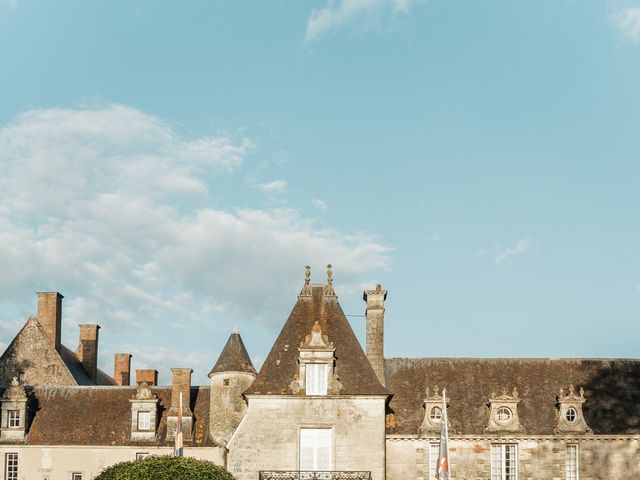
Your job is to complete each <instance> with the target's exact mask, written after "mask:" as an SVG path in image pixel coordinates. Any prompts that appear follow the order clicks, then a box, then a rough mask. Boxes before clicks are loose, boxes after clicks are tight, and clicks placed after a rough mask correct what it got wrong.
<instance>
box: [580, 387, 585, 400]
mask: <svg viewBox="0 0 640 480" xmlns="http://www.w3.org/2000/svg"><path fill="white" fill-rule="evenodd" d="M580 396H581V397H582V398H584V388H582V387H580Z"/></svg>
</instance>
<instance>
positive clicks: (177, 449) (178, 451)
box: [173, 392, 184, 457]
mask: <svg viewBox="0 0 640 480" xmlns="http://www.w3.org/2000/svg"><path fill="white" fill-rule="evenodd" d="M183 453H184V452H183V448H182V392H180V406H179V410H178V424H177V425H176V440H175V445H174V447H173V455H174V456H176V457H181V456H182V454H183Z"/></svg>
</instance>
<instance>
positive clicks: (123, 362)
mask: <svg viewBox="0 0 640 480" xmlns="http://www.w3.org/2000/svg"><path fill="white" fill-rule="evenodd" d="M113 380H114V381H115V382H116V385H126V386H128V385H129V384H130V383H131V354H130V353H116V354H115V355H114V362H113Z"/></svg>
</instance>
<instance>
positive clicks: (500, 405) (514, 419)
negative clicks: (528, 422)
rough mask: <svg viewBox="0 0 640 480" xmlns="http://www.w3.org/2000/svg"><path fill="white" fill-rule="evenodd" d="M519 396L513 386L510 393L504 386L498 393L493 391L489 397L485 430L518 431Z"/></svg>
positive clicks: (519, 426) (519, 428)
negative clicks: (487, 420) (487, 419)
mask: <svg viewBox="0 0 640 480" xmlns="http://www.w3.org/2000/svg"><path fill="white" fill-rule="evenodd" d="M519 403H520V397H519V396H518V389H517V388H516V387H513V390H512V391H511V393H508V392H507V389H506V387H503V388H502V391H501V393H500V394H499V395H496V393H495V392H492V393H491V396H490V397H489V422H488V425H487V428H486V431H487V432H519V431H521V430H522V426H521V425H520V417H519V416H518V404H519Z"/></svg>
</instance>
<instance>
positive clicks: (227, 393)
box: [209, 372, 256, 445]
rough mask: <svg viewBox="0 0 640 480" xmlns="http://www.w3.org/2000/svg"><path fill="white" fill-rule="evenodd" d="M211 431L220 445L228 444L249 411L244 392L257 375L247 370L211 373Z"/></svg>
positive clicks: (212, 437) (213, 437) (214, 439)
mask: <svg viewBox="0 0 640 480" xmlns="http://www.w3.org/2000/svg"><path fill="white" fill-rule="evenodd" d="M210 378H211V390H210V391H211V400H210V418H209V433H210V435H211V439H212V440H213V441H214V442H216V444H218V445H226V444H227V442H228V441H229V439H230V438H231V435H232V434H233V432H234V431H235V429H236V428H238V425H239V424H240V420H242V417H243V416H244V414H245V412H246V411H247V403H246V401H245V399H244V398H243V397H242V392H244V391H245V390H246V389H247V388H249V387H250V386H251V383H253V380H254V379H255V378H256V376H255V375H254V374H253V373H245V372H222V373H213V374H211V377H210Z"/></svg>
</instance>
